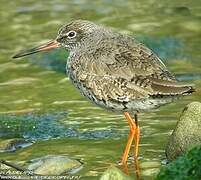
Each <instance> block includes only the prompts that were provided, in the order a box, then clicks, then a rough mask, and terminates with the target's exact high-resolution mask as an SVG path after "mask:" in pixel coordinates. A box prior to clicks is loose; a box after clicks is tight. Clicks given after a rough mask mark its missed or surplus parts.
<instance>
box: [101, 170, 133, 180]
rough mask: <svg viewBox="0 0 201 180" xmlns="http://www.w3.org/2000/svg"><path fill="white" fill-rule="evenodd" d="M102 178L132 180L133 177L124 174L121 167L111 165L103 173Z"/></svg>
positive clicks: (106, 179) (103, 179)
mask: <svg viewBox="0 0 201 180" xmlns="http://www.w3.org/2000/svg"><path fill="white" fill-rule="evenodd" d="M100 180H131V178H130V177H129V176H127V175H126V174H124V173H123V172H122V171H121V170H120V169H118V168H116V167H111V168H109V169H107V170H106V171H105V172H104V173H103V175H102V176H101V178H100Z"/></svg>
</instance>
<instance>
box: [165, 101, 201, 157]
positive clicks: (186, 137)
mask: <svg viewBox="0 0 201 180" xmlns="http://www.w3.org/2000/svg"><path fill="white" fill-rule="evenodd" d="M198 144H201V103H200V102H192V103H190V104H188V105H187V106H186V107H185V108H184V110H183V112H182V115H181V117H180V119H179V121H178V122H177V125H176V128H175V129H174V131H173V133H172V135H171V137H170V140H169V142H168V144H167V147H166V156H167V159H168V160H169V161H172V160H174V159H176V158H177V157H178V156H180V155H182V154H184V152H186V151H187V150H188V149H190V148H192V147H193V146H195V145H198Z"/></svg>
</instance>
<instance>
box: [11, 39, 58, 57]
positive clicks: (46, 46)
mask: <svg viewBox="0 0 201 180" xmlns="http://www.w3.org/2000/svg"><path fill="white" fill-rule="evenodd" d="M58 47H60V43H58V42H57V41H56V40H52V41H49V42H47V43H45V44H42V45H39V46H37V47H34V48H31V49H28V50H24V51H21V52H19V53H17V54H16V55H14V56H13V57H12V58H14V59H16V58H20V57H24V56H27V55H30V54H34V53H37V52H41V51H47V50H50V49H55V48H58Z"/></svg>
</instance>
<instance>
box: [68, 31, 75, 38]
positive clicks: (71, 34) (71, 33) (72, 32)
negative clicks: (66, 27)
mask: <svg viewBox="0 0 201 180" xmlns="http://www.w3.org/2000/svg"><path fill="white" fill-rule="evenodd" d="M67 36H68V38H74V37H75V36H76V32H75V31H69V32H68V33H67Z"/></svg>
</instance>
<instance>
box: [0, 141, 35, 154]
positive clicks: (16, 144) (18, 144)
mask: <svg viewBox="0 0 201 180" xmlns="http://www.w3.org/2000/svg"><path fill="white" fill-rule="evenodd" d="M32 144H33V143H32V142H29V141H26V140H24V139H17V138H15V139H6V140H3V141H0V152H12V151H16V150H17V149H18V148H25V147H28V146H30V145H32Z"/></svg>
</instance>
